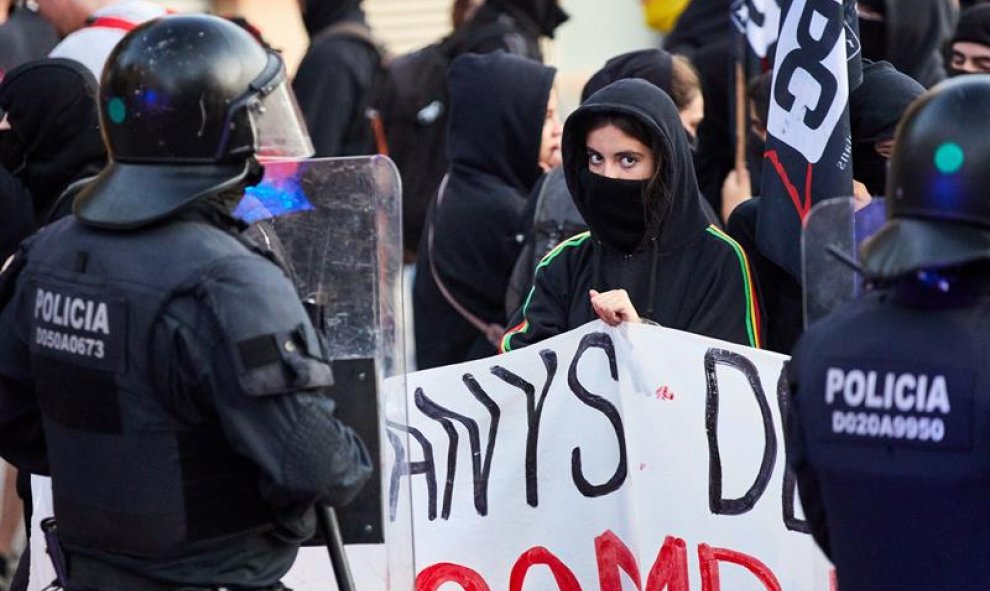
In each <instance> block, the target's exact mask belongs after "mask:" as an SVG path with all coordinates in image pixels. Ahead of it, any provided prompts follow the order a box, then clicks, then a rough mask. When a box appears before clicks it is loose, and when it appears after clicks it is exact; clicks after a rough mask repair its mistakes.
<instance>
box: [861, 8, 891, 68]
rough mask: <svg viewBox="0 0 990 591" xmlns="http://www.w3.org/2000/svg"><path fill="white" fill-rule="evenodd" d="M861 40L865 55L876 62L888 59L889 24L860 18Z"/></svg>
mask: <svg viewBox="0 0 990 591" xmlns="http://www.w3.org/2000/svg"><path fill="white" fill-rule="evenodd" d="M859 42H860V45H861V47H862V50H863V57H865V58H867V59H871V60H873V61H875V62H878V61H882V60H885V59H887V24H886V23H885V22H883V21H874V20H867V19H862V18H861V19H859Z"/></svg>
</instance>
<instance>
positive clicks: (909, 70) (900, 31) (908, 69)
mask: <svg viewBox="0 0 990 591" xmlns="http://www.w3.org/2000/svg"><path fill="white" fill-rule="evenodd" d="M955 19H956V13H955V9H954V8H953V5H952V0H928V1H926V2H902V1H901V0H885V9H884V22H885V25H886V27H885V32H886V46H887V47H886V53H885V57H886V59H887V60H889V61H890V62H891V63H892V64H893V65H894V67H895V68H897V69H898V70H900V71H901V72H904V73H905V74H907V75H908V76H911V77H912V78H914V79H915V80H917V81H918V82H920V83H921V84H923V85H924V86H925V87H928V88H930V87H932V86H934V85H935V84H936V83H938V82H940V81H941V80H943V79H944V78H945V67H944V64H943V57H942V45H943V43H944V42H945V40H946V39H949V38H951V37H952V31H953V27H954V26H955Z"/></svg>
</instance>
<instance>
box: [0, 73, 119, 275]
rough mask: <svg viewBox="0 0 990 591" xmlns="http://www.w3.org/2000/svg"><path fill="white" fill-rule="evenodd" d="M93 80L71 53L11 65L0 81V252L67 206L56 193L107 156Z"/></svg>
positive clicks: (96, 167) (96, 168)
mask: <svg viewBox="0 0 990 591" xmlns="http://www.w3.org/2000/svg"><path fill="white" fill-rule="evenodd" d="M97 93H98V86H97V83H96V80H95V79H94V78H93V75H92V74H91V73H90V72H89V70H88V69H87V68H86V67H85V66H83V65H82V64H80V63H79V62H76V61H74V60H69V59H63V58H53V59H45V60H40V61H35V62H29V63H27V64H24V65H22V66H19V67H17V68H15V69H13V70H11V71H10V72H9V73H8V74H7V76H6V77H5V78H4V79H3V82H2V83H0V109H2V110H3V111H4V112H5V113H6V121H7V124H8V125H9V127H10V128H9V129H6V130H3V131H0V161H2V164H3V169H2V170H0V211H2V213H0V219H3V220H4V223H3V226H2V230H0V259H4V258H6V257H7V255H9V254H10V253H11V252H13V250H14V249H15V248H16V247H17V244H18V243H19V242H20V241H21V240H23V239H24V238H26V237H27V236H28V235H30V234H31V233H32V232H34V231H35V230H36V229H38V228H39V227H41V226H43V225H45V224H47V223H49V222H51V221H54V220H55V219H58V218H60V217H62V216H64V215H67V214H68V213H70V209H71V202H70V201H69V200H68V199H61V200H60V199H59V197H60V196H61V195H62V193H63V191H64V190H65V189H66V188H67V187H68V186H69V185H71V184H72V183H74V182H76V181H78V180H81V179H85V178H88V177H92V176H95V175H96V174H97V173H99V172H100V170H101V169H102V168H103V166H104V165H105V164H106V162H107V155H106V148H104V146H103V139H102V137H101V135H100V123H99V116H98V114H97V103H96V97H97Z"/></svg>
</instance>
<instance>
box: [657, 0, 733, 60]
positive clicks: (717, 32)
mask: <svg viewBox="0 0 990 591" xmlns="http://www.w3.org/2000/svg"><path fill="white" fill-rule="evenodd" d="M731 4H732V2H731V1H730V0H692V1H691V3H690V4H688V7H687V8H685V9H684V12H683V13H681V16H680V17H679V18H678V19H677V24H676V25H674V30H673V31H671V32H670V34H669V35H667V36H666V37H664V40H663V46H664V48H665V49H666V50H667V51H670V52H673V53H679V54H683V55H687V56H688V57H691V58H692V59H693V58H694V52H695V51H696V50H698V49H701V48H703V47H706V46H708V45H711V44H712V43H715V42H717V41H722V40H724V39H725V38H726V37H729V36H730V34H731V32H732V28H731V25H730V21H729V15H730V14H731V13H732V6H731ZM726 75H728V74H726Z"/></svg>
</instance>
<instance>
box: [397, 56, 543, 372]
mask: <svg viewBox="0 0 990 591" xmlns="http://www.w3.org/2000/svg"><path fill="white" fill-rule="evenodd" d="M554 75H555V70H554V69H553V68H549V67H546V66H542V65H540V64H539V63H537V62H534V61H532V60H528V59H525V58H521V57H518V56H513V55H508V54H505V53H502V52H497V53H492V54H485V55H475V54H469V55H465V56H462V57H459V58H457V59H456V60H454V63H453V65H452V66H451V69H450V76H449V84H450V105H451V111H450V128H449V143H448V155H449V158H450V163H451V164H450V169H449V173H448V175H447V179H446V181H445V184H444V186H443V187H442V188H441V190H440V193H439V195H438V199H437V200H435V201H434V203H433V204H432V206H431V212H430V214H429V215H428V226H427V229H426V230H425V231H424V232H423V242H422V244H421V245H420V248H419V255H418V259H417V265H416V269H417V270H416V280H415V284H414V286H413V310H414V313H415V320H416V321H415V328H416V357H417V365H418V367H419V369H426V368H430V367H437V366H441V365H449V364H451V363H459V362H461V361H467V360H469V359H479V358H482V357H485V356H488V355H493V354H495V352H496V348H495V344H494V343H496V342H497V341H498V337H499V336H500V334H501V332H502V330H503V329H502V326H504V325H505V320H506V313H505V309H504V295H505V290H506V286H507V284H508V281H509V275H510V273H511V272H512V266H513V264H515V262H516V258H517V257H518V256H519V251H520V248H521V247H522V245H521V243H520V241H519V236H520V232H521V227H522V213H523V210H524V209H525V207H526V201H527V196H528V195H529V193H530V191H531V190H532V188H533V185H534V184H535V183H536V181H537V179H539V177H540V174H541V173H542V170H543V169H545V168H546V167H547V166H548V163H549V162H550V161H551V160H552V159H553V157H554V152H555V151H556V150H557V148H558V146H559V142H560V123H559V121H558V119H557V115H556V96H555V93H554V92H553V81H554Z"/></svg>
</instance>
